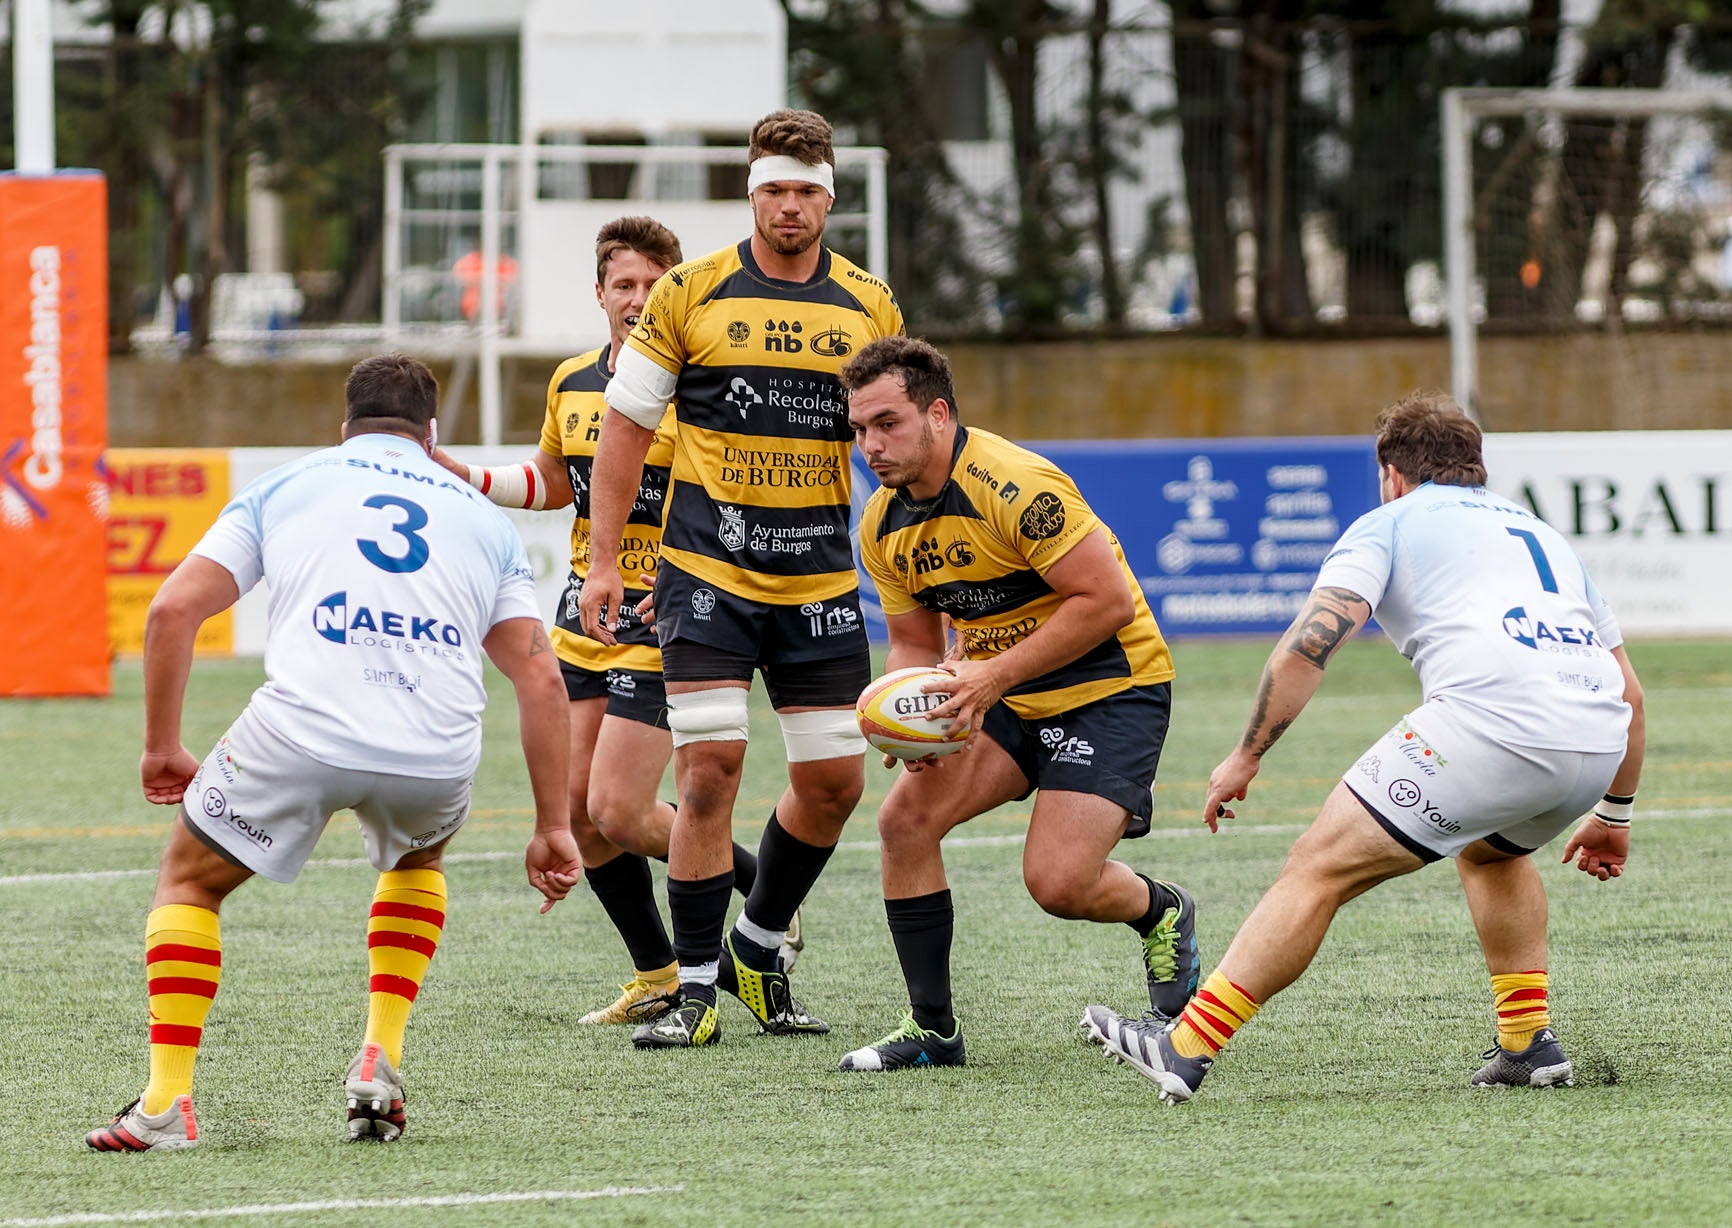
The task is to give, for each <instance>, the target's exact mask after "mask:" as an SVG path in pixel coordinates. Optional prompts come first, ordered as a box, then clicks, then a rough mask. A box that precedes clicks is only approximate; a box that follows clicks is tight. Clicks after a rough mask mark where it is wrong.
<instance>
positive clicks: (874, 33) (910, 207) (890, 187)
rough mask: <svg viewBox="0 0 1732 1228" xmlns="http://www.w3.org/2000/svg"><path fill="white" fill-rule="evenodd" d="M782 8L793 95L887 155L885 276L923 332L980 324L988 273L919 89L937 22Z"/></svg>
mask: <svg viewBox="0 0 1732 1228" xmlns="http://www.w3.org/2000/svg"><path fill="white" fill-rule="evenodd" d="M782 6H783V9H784V11H785V12H786V13H787V16H788V44H789V48H790V50H791V51H792V58H793V71H792V74H791V75H792V78H793V85H794V87H795V89H796V91H797V92H798V93H799V94H800V95H801V96H802V97H803V98H805V99H806V100H807V101H808V102H809V103H810V104H811V105H812V106H814V107H816V108H817V109H818V110H819V111H820V112H822V113H823V114H824V116H825V117H826V118H828V119H829V120H830V121H831V123H833V124H835V125H837V126H838V127H840V128H842V129H844V130H848V129H852V130H854V131H855V132H856V133H857V139H859V140H861V141H864V142H867V143H871V144H877V145H881V146H883V148H884V150H885V151H886V153H887V154H888V156H889V169H888V183H887V193H886V194H887V196H888V198H889V200H888V205H889V213H890V218H889V223H890V235H889V238H890V269H889V277H890V284H891V286H892V287H893V288H894V289H895V290H896V292H897V294H898V296H899V299H900V301H901V305H902V308H903V312H904V314H905V316H906V317H907V318H908V320H909V321H910V322H915V323H918V324H919V325H920V326H921V327H923V328H924V329H926V330H927V331H940V332H941V331H944V330H946V329H957V328H962V327H967V326H969V325H972V324H975V323H977V322H978V320H979V318H980V312H981V308H982V303H981V301H980V295H979V292H978V290H979V286H980V284H981V281H982V279H983V274H982V273H981V271H980V269H979V267H978V266H977V265H976V264H975V263H974V261H973V260H972V258H971V257H970V255H969V247H970V245H969V244H968V243H967V242H966V241H965V239H964V232H963V226H962V221H961V215H962V213H963V212H964V211H965V210H966V209H967V208H968V204H967V202H966V200H965V195H966V194H965V193H964V191H963V189H962V186H961V184H960V182H959V181H958V180H957V178H956V175H955V173H954V171H953V170H952V169H951V166H950V163H949V160H948V159H947V158H946V157H945V153H944V147H943V144H942V143H941V142H940V140H939V138H938V136H937V134H936V132H935V131H934V127H933V123H932V118H931V116H929V115H928V114H927V112H926V109H925V102H924V91H922V90H921V89H920V88H918V82H919V81H920V80H921V79H922V74H923V72H924V71H925V69H926V59H927V57H928V56H929V55H930V54H931V53H932V51H933V48H934V40H932V39H930V38H928V39H922V38H921V34H922V32H923V31H931V30H933V29H934V28H935V27H937V25H938V23H936V22H935V21H934V20H933V19H932V18H931V16H930V14H928V13H927V12H926V10H925V9H924V8H923V7H922V6H921V5H919V4H918V3H916V2H915V0H823V2H822V3H819V4H798V3H796V2H795V0H782ZM944 45H945V44H944V43H943V42H939V43H937V46H938V47H939V48H940V49H942V47H943V46H944Z"/></svg>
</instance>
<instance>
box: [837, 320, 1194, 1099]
mask: <svg viewBox="0 0 1732 1228" xmlns="http://www.w3.org/2000/svg"><path fill="white" fill-rule="evenodd" d="M842 383H843V386H844V387H845V388H846V389H847V390H848V418H849V421H850V423H851V424H852V425H853V428H854V438H855V443H856V445H857V446H858V447H859V448H860V452H861V455H862V456H863V457H864V458H865V459H866V462H867V464H869V465H870V466H871V467H872V471H873V472H874V473H876V474H877V475H878V479H879V481H880V482H882V483H883V486H882V488H881V489H879V490H878V491H877V492H875V493H874V494H873V495H872V497H871V499H869V500H868V501H867V504H866V510H865V512H864V513H863V514H862V515H861V520H860V556H861V561H862V562H863V563H864V565H865V567H866V570H867V572H868V573H870V574H871V576H872V578H873V579H874V580H875V581H876V582H877V585H878V597H879V601H880V602H881V603H882V605H883V607H884V614H885V618H886V620H887V621H888V623H889V627H890V657H889V661H888V666H889V668H891V669H900V668H903V667H905V666H914V665H934V664H937V663H939V662H940V661H941V659H942V658H944V657H945V655H946V651H945V650H946V645H945V630H944V621H943V620H944V617H945V616H949V618H950V620H951V624H952V626H953V627H954V628H955V630H956V632H957V634H958V636H959V638H960V642H961V646H962V650H963V657H962V659H960V660H950V661H945V662H944V668H946V669H948V670H950V671H951V672H952V673H953V675H954V677H953V679H952V680H951V681H950V682H949V683H946V684H933V685H932V686H930V687H929V688H928V689H929V690H939V689H942V690H944V691H947V692H948V693H949V695H950V698H949V699H948V700H946V701H945V702H944V703H942V704H940V705H939V706H938V707H937V708H935V709H934V710H933V713H932V715H933V717H934V718H935V719H944V720H947V721H951V722H952V723H959V724H961V725H964V726H967V727H968V728H970V729H971V730H972V731H973V733H972V735H971V737H970V740H969V744H968V746H967V747H966V748H965V750H964V752H963V753H961V754H958V755H953V756H951V757H948V758H944V759H937V760H934V761H932V762H930V763H925V764H918V763H917V764H911V765H909V767H908V770H906V771H904V772H902V773H901V774H900V775H899V776H898V777H897V780H896V782H895V784H893V785H892V786H891V788H890V793H889V796H888V797H886V798H885V800H884V805H883V807H882V808H881V809H880V810H879V812H878V834H879V838H880V841H881V843H882V848H883V857H882V869H883V876H884V909H885V913H886V914H887V915H888V917H889V921H890V933H891V937H892V938H893V939H894V941H895V944H896V955H897V958H898V960H899V961H900V962H901V965H902V973H903V978H904V979H905V980H906V982H907V984H908V996H909V1003H910V1008H911V1009H910V1013H909V1015H908V1017H907V1018H905V1019H904V1020H903V1022H902V1024H901V1025H900V1026H899V1027H897V1028H896V1029H895V1030H894V1031H892V1032H891V1033H890V1034H889V1035H887V1036H885V1037H884V1038H883V1039H882V1040H879V1041H878V1042H876V1043H875V1044H871V1045H867V1046H865V1047H864V1048H861V1049H856V1050H854V1051H853V1052H851V1053H849V1054H847V1055H846V1056H844V1057H843V1059H842V1069H843V1070H899V1069H905V1068H909V1067H915V1066H927V1065H961V1064H962V1062H963V1060H964V1049H963V1042H962V1030H961V1027H960V1025H959V1024H958V1023H957V1021H956V1016H955V1013H954V1010H953V1007H952V999H951V992H950V944H951V935H952V932H953V930H954V926H955V913H954V909H953V907H952V904H951V898H950V891H949V888H948V886H947V884H946V879H945V874H944V857H943V854H942V852H941V851H940V847H939V842H940V840H942V838H943V837H944V835H945V833H947V832H948V831H950V830H951V829H952V828H953V827H956V826H958V825H959V824H962V823H966V822H967V821H968V820H969V819H971V818H973V817H975V816H976V815H978V814H983V813H985V812H986V811H988V810H991V809H993V808H994V807H996V806H998V805H1001V804H1002V803H1004V802H1008V801H1012V800H1015V799H1017V798H1023V797H1027V796H1028V795H1029V793H1030V792H1033V791H1035V790H1038V791H1039V795H1038V797H1037V798H1036V799H1035V803H1034V811H1033V814H1032V815H1031V817H1030V819H1029V827H1028V839H1027V843H1026V844H1025V846H1024V852H1023V863H1022V864H1023V879H1024V881H1025V882H1026V883H1027V884H1028V890H1029V894H1030V895H1032V896H1033V897H1034V899H1035V902H1036V903H1038V904H1039V905H1040V906H1041V907H1042V908H1044V909H1045V910H1046V911H1047V912H1049V913H1051V914H1052V915H1054V916H1056V917H1064V918H1069V919H1080V920H1089V921H1122V922H1124V923H1125V924H1126V925H1129V926H1130V927H1131V928H1132V929H1133V930H1135V931H1136V933H1137V935H1138V937H1139V938H1140V939H1141V940H1142V962H1143V970H1144V979H1145V981H1146V983H1147V986H1148V991H1149V1001H1150V1003H1151V1004H1152V1005H1153V1006H1154V1007H1155V1009H1156V1010H1159V1011H1162V1012H1163V1013H1166V1014H1169V1015H1172V1014H1176V1013H1177V1012H1178V1011H1179V1010H1180V1009H1181V1008H1182V1007H1183V1006H1184V1004H1185V1002H1186V1001H1187V1000H1188V999H1189V998H1190V995H1191V991H1192V990H1193V989H1194V988H1195V987H1196V979H1197V968H1198V958H1197V941H1196V918H1195V906H1194V904H1193V903H1192V900H1191V897H1190V895H1189V894H1188V893H1186V892H1185V891H1184V890H1183V889H1182V888H1180V887H1178V886H1176V885H1174V884H1172V883H1165V882H1159V881H1157V880H1154V879H1151V878H1147V877H1145V876H1144V875H1141V874H1138V873H1137V872H1136V871H1134V870H1132V869H1131V868H1130V867H1129V866H1126V865H1124V864H1123V863H1121V862H1117V861H1112V860H1109V858H1108V854H1109V853H1110V852H1111V851H1112V848H1113V846H1114V845H1115V844H1117V843H1118V842H1119V840H1120V839H1121V838H1123V837H1126V836H1140V835H1143V834H1145V833H1147V831H1148V830H1149V817H1150V815H1151V813H1152V812H1153V804H1152V799H1151V796H1150V790H1151V789H1152V787H1153V785H1154V780H1155V769H1156V766H1157V764H1158V763H1159V761H1160V754H1161V743H1162V742H1163V740H1164V739H1165V737H1166V733H1167V716H1168V712H1169V710H1170V707H1171V680H1172V677H1173V665H1172V659H1171V657H1170V656H1169V655H1168V653H1167V646H1166V643H1165V642H1164V641H1163V640H1162V638H1161V633H1160V629H1159V628H1158V627H1156V626H1155V620H1154V616H1153V615H1152V614H1150V612H1149V607H1148V604H1147V603H1146V602H1145V601H1144V600H1143V595H1142V592H1141V590H1140V588H1139V586H1138V584H1137V581H1136V577H1134V576H1133V575H1132V574H1131V570H1130V567H1129V566H1128V565H1127V564H1126V562H1125V556H1124V552H1123V551H1122V550H1120V548H1119V544H1118V539H1117V538H1115V537H1114V536H1113V534H1112V530H1110V529H1108V528H1107V526H1106V525H1104V524H1102V523H1101V521H1100V520H1099V518H1097V517H1096V516H1095V514H1094V512H1093V511H1091V510H1090V509H1089V506H1088V504H1087V503H1086V502H1085V501H1084V500H1083V498H1082V495H1081V494H1080V493H1079V492H1078V491H1077V488H1076V485H1075V483H1073V482H1072V481H1071V480H1070V478H1069V477H1067V476H1066V475H1065V474H1064V472H1063V471H1062V470H1060V469H1059V468H1058V467H1057V466H1056V465H1054V464H1052V463H1051V462H1050V461H1047V460H1046V459H1044V458H1042V457H1040V456H1037V455H1035V454H1034V453H1033V452H1029V451H1027V450H1026V449H1024V448H1019V447H1017V446H1016V445H1015V444H1013V443H1011V442H1009V441H1008V440H1005V439H1001V438H999V437H998V436H997V435H992V434H989V433H987V432H986V431H981V430H973V431H970V430H967V429H966V428H964V427H963V426H962V425H961V424H960V423H959V422H958V420H957V416H956V393H955V390H954V388H953V386H952V382H951V376H950V364H949V362H948V361H947V360H946V359H945V357H944V355H943V354H941V353H939V351H938V350H936V349H935V348H933V347H932V346H930V345H928V344H927V343H926V342H924V341H918V340H915V339H913V338H909V337H891V338H887V339H885V340H882V341H877V342H874V343H872V344H871V345H868V346H866V347H865V348H864V349H862V350H861V351H860V352H859V353H858V354H857V355H855V356H854V357H853V358H852V359H850V360H849V362H848V365H847V366H846V367H844V368H843V371H842ZM892 762H893V761H892Z"/></svg>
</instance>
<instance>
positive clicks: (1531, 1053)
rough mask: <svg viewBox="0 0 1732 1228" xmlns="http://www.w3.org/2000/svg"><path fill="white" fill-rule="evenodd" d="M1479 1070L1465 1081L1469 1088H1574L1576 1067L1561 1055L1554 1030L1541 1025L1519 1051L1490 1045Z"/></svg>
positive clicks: (1561, 1051)
mask: <svg viewBox="0 0 1732 1228" xmlns="http://www.w3.org/2000/svg"><path fill="white" fill-rule="evenodd" d="M1483 1056H1484V1057H1485V1058H1486V1059H1488V1060H1487V1061H1486V1064H1485V1065H1484V1066H1481V1067H1480V1068H1479V1073H1477V1074H1475V1075H1474V1076H1473V1078H1472V1079H1470V1080H1468V1086H1470V1087H1574V1086H1575V1085H1576V1080H1575V1073H1576V1072H1575V1068H1574V1067H1573V1066H1571V1065H1570V1059H1569V1058H1567V1057H1565V1056H1564V1048H1563V1046H1562V1045H1560V1044H1558V1037H1557V1033H1555V1032H1553V1031H1552V1030H1551V1029H1550V1028H1541V1029H1540V1030H1539V1031H1537V1032H1535V1033H1534V1038H1533V1040H1531V1041H1529V1042H1528V1047H1527V1048H1526V1049H1523V1050H1522V1051H1521V1052H1520V1053H1511V1052H1510V1051H1509V1050H1508V1049H1505V1048H1504V1047H1503V1046H1502V1045H1493V1046H1492V1047H1491V1048H1489V1049H1487V1050H1486V1051H1485V1053H1484V1054H1483Z"/></svg>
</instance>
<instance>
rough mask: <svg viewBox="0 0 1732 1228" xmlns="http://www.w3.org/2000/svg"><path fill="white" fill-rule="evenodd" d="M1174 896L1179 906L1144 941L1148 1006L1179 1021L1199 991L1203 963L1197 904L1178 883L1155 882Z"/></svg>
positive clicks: (1165, 914) (1164, 916) (1167, 913)
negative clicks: (1198, 935)
mask: <svg viewBox="0 0 1732 1228" xmlns="http://www.w3.org/2000/svg"><path fill="white" fill-rule="evenodd" d="M1155 885H1156V886H1157V887H1161V888H1163V889H1165V890H1167V891H1170V892H1172V893H1173V895H1174V896H1175V897H1177V899H1178V903H1177V904H1176V905H1174V906H1173V907H1171V908H1168V909H1167V910H1166V911H1165V912H1163V913H1162V914H1161V919H1160V920H1159V921H1157V922H1156V923H1155V928H1154V929H1152V930H1150V931H1149V935H1148V937H1146V938H1144V939H1143V971H1144V973H1146V974H1147V976H1148V982H1149V1005H1150V1006H1151V1007H1153V1008H1154V1009H1155V1011H1156V1012H1157V1013H1159V1014H1160V1015H1162V1016H1164V1017H1165V1018H1168V1019H1176V1018H1178V1016H1179V1012H1180V1011H1182V1010H1184V1009H1185V1003H1187V1002H1189V1001H1190V1000H1191V996H1192V995H1193V994H1195V993H1196V992H1197V981H1198V978H1199V976H1200V975H1201V973H1202V968H1203V961H1202V957H1201V955H1200V954H1199V953H1198V951H1197V905H1196V902H1195V901H1194V900H1192V899H1191V893H1190V892H1188V891H1186V890H1185V889H1184V888H1183V887H1181V886H1179V885H1178V884H1177V883H1164V882H1161V881H1159V880H1158V879H1157V880H1156V882H1155Z"/></svg>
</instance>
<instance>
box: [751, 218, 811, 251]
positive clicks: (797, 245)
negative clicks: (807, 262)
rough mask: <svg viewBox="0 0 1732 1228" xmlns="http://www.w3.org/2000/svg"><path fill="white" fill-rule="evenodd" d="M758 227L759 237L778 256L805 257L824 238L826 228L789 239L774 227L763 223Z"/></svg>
mask: <svg viewBox="0 0 1732 1228" xmlns="http://www.w3.org/2000/svg"><path fill="white" fill-rule="evenodd" d="M757 226H758V237H759V238H760V239H762V240H763V241H764V243H765V244H766V245H767V246H768V247H769V249H770V250H771V251H773V252H775V253H776V255H778V256H801V255H804V254H805V253H806V252H808V251H810V250H811V249H812V244H814V243H816V242H817V241H818V240H819V239H821V238H823V237H824V228H823V227H822V226H817V227H814V228H813V229H811V230H807V231H802V232H801V233H800V234H798V235H796V236H794V237H793V238H788V237H787V236H785V235H783V234H781V233H779V232H778V231H777V230H776V229H775V228H774V227H772V226H765V225H764V224H763V223H762V222H759V223H758V224H757Z"/></svg>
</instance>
